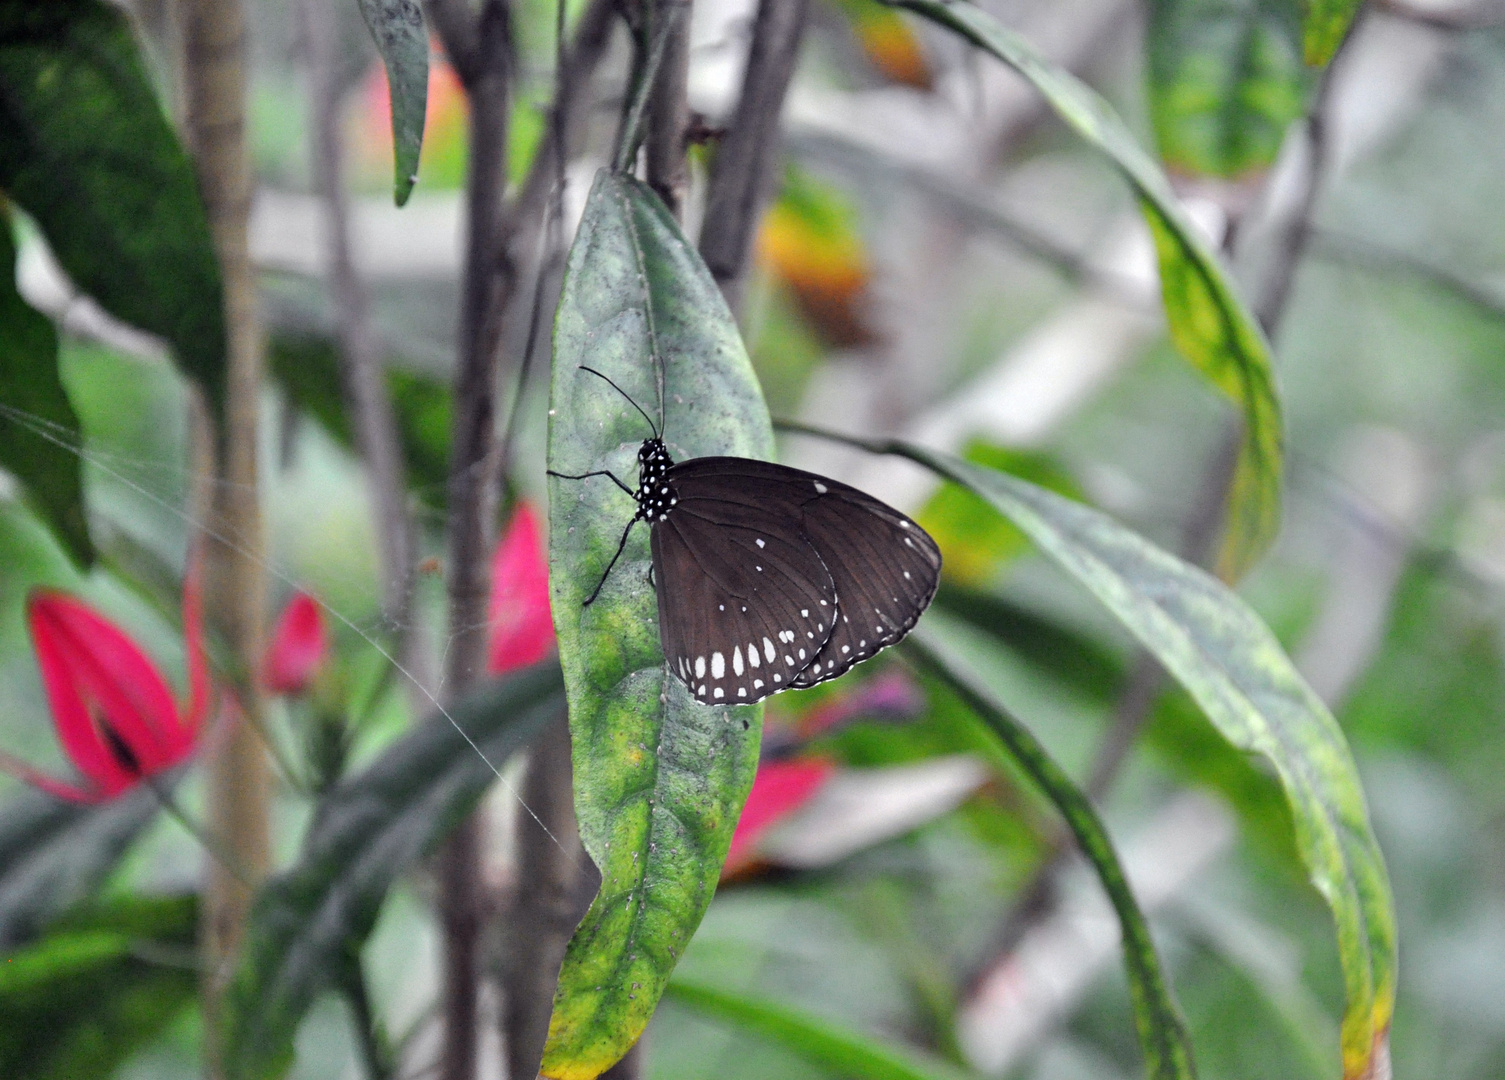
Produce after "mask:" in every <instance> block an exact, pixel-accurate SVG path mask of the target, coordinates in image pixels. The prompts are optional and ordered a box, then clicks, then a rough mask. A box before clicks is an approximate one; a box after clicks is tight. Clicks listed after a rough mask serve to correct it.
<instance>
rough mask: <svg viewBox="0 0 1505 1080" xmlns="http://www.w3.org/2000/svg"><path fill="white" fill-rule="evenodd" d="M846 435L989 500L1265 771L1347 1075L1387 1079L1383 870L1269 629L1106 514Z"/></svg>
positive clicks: (1391, 965)
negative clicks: (1320, 914)
mask: <svg viewBox="0 0 1505 1080" xmlns="http://www.w3.org/2000/svg"><path fill="white" fill-rule="evenodd" d="M846 441H848V442H853V443H854V444H856V445H861V446H864V447H865V448H867V449H869V450H872V451H874V452H876V453H891V454H898V455H900V456H902V457H907V458H909V459H910V460H911V461H915V462H918V463H919V464H921V465H924V466H926V467H927V468H929V469H932V470H934V471H935V472H937V473H939V474H940V475H941V476H944V477H946V478H947V479H949V480H953V481H955V482H956V483H958V484H964V485H966V486H967V487H968V488H970V489H971V490H973V491H975V492H977V494H979V495H981V496H982V497H983V498H985V499H987V500H988V501H989V502H991V503H992V504H993V505H994V506H995V507H997V508H998V510H999V511H1000V512H1001V513H1003V514H1004V515H1005V516H1006V517H1008V518H1009V520H1010V521H1012V522H1013V523H1014V524H1015V525H1017V526H1018V527H1019V528H1020V529H1022V530H1023V531H1024V532H1025V534H1026V535H1028V536H1029V537H1030V539H1032V540H1033V541H1034V542H1035V543H1036V544H1037V545H1038V546H1039V547H1040V549H1041V551H1043V552H1044V553H1045V554H1046V555H1048V556H1050V557H1051V558H1052V559H1054V560H1055V562H1056V563H1057V564H1059V565H1060V566H1061V568H1062V569H1064V570H1065V571H1066V572H1067V573H1069V574H1071V575H1072V576H1073V577H1075V578H1076V579H1077V580H1078V581H1079V582H1081V583H1082V584H1083V585H1085V586H1086V587H1087V588H1088V589H1089V590H1090V591H1091V592H1092V593H1093V594H1094V595H1095V596H1097V598H1098V599H1099V600H1100V601H1102V603H1103V604H1104V605H1105V606H1106V607H1107V608H1108V610H1109V611H1111V612H1112V613H1113V614H1114V615H1115V616H1117V618H1118V619H1119V621H1121V622H1122V623H1123V625H1124V626H1125V627H1126V628H1127V629H1128V630H1129V631H1130V632H1131V633H1132V634H1133V635H1134V636H1135V637H1136V638H1138V639H1139V641H1140V643H1141V644H1142V645H1144V647H1145V648H1146V649H1148V650H1149V651H1150V652H1151V653H1153V654H1154V656H1155V658H1156V659H1157V660H1159V661H1160V663H1161V664H1162V665H1164V667H1165V669H1166V670H1167V671H1168V672H1170V673H1171V675H1172V676H1174V677H1175V678H1176V680H1177V681H1178V682H1180V684H1181V685H1182V686H1183V687H1185V688H1186V691H1187V692H1188V693H1189V694H1191V696H1192V697H1193V698H1195V699H1196V701H1197V704H1198V705H1200V706H1201V707H1202V709H1203V711H1204V712H1206V714H1207V717H1208V719H1210V720H1211V721H1212V723H1213V724H1214V726H1216V727H1217V729H1218V730H1219V731H1220V732H1222V734H1223V737H1224V738H1226V739H1227V740H1228V741H1229V742H1230V743H1232V744H1233V745H1234V746H1236V747H1238V748H1239V749H1241V750H1244V751H1247V752H1252V753H1257V754H1259V755H1261V756H1262V757H1263V758H1265V760H1267V761H1268V762H1269V763H1270V764H1271V765H1272V766H1273V767H1274V769H1275V772H1276V774H1277V775H1278V776H1279V777H1280V783H1281V786H1282V787H1283V788H1284V790H1285V795H1286V799H1287V800H1288V801H1289V803H1290V807H1291V814H1292V817H1293V818H1294V821H1295V828H1296V846H1297V848H1298V850H1299V851H1300V852H1301V857H1302V860H1303V861H1304V862H1305V864H1306V868H1307V872H1308V874H1309V875H1310V877H1311V881H1312V884H1313V885H1315V886H1316V888H1317V891H1318V892H1319V893H1321V895H1322V898H1323V899H1324V900H1325V901H1326V902H1327V905H1328V907H1329V908H1330V909H1331V910H1332V914H1333V919H1334V921H1335V923H1336V926H1337V934H1338V953H1339V958H1340V960H1341V961H1342V966H1343V978H1344V984H1345V987H1346V989H1347V993H1348V1005H1347V1010H1346V1012H1345V1014H1344V1019H1343V1075H1344V1076H1345V1077H1346V1078H1348V1080H1360V1078H1364V1080H1368V1078H1371V1077H1379V1076H1382V1075H1385V1073H1384V1071H1383V1070H1384V1068H1386V1067H1387V1065H1388V1061H1389V1032H1390V1020H1391V1016H1392V1015H1393V1013H1394V1008H1395V986H1396V983H1395V980H1396V963H1397V958H1396V926H1395V910H1394V899H1393V897H1392V895H1391V892H1390V882H1389V877H1388V875H1387V873H1386V871H1385V861H1384V857H1383V856H1382V855H1381V854H1380V849H1379V845H1378V844H1377V843H1376V841H1375V838H1374V832H1373V830H1372V829H1371V828H1370V825H1369V812H1368V809H1367V807H1366V806H1365V804H1364V792H1363V788H1362V787H1361V786H1360V784H1359V776H1358V770H1357V769H1356V768H1355V766H1354V762H1353V757H1352V755H1351V754H1350V753H1349V749H1348V744H1347V743H1346V742H1345V741H1344V739H1343V732H1342V730H1341V729H1340V728H1339V727H1338V724H1337V722H1336V721H1335V720H1334V719H1333V717H1332V714H1331V713H1329V712H1328V711H1327V707H1326V706H1325V705H1323V704H1322V702H1321V700H1320V699H1318V697H1317V695H1316V694H1314V693H1313V692H1312V690H1311V688H1310V687H1308V686H1307V685H1306V683H1305V682H1304V681H1303V680H1302V678H1301V676H1300V675H1299V674H1298V673H1297V671H1296V669H1295V667H1294V666H1293V665H1292V664H1291V661H1290V660H1289V659H1288V658H1287V657H1286V655H1285V653H1284V651H1282V649H1281V647H1280V643H1279V642H1278V641H1276V640H1275V635H1274V634H1272V633H1271V632H1270V630H1269V628H1268V627H1266V626H1265V624H1264V623H1262V622H1261V621H1260V620H1259V617H1258V616H1257V615H1255V614H1254V612H1253V611H1251V610H1250V609H1249V607H1248V606H1247V605H1246V604H1245V603H1244V602H1243V601H1242V600H1240V599H1239V598H1238V597H1237V596H1235V595H1234V594H1233V593H1232V592H1230V591H1229V590H1228V589H1227V588H1226V587H1225V586H1224V585H1222V584H1221V583H1220V582H1218V581H1217V580H1216V579H1215V578H1213V577H1211V576H1209V575H1208V574H1205V573H1203V572H1202V571H1201V570H1199V569H1197V568H1196V567H1194V566H1190V565H1188V564H1187V563H1185V562H1183V561H1181V560H1180V559H1178V558H1176V557H1175V556H1174V555H1171V554H1170V553H1168V552H1166V551H1162V550H1161V549H1160V548H1157V547H1156V546H1155V545H1153V544H1151V543H1149V542H1148V541H1147V540H1144V539H1143V538H1142V537H1140V536H1138V535H1137V534H1135V533H1133V532H1130V531H1129V530H1128V529H1125V528H1124V527H1123V526H1121V525H1119V524H1118V523H1117V522H1115V521H1113V519H1111V518H1109V517H1107V516H1106V515H1105V514H1101V513H1099V512H1098V511H1096V510H1093V509H1091V508H1089V507H1086V506H1083V505H1081V504H1080V503H1076V502H1072V501H1071V500H1070V499H1066V498H1063V497H1061V496H1059V495H1056V494H1054V493H1053V492H1049V491H1046V490H1044V489H1043V488H1039V487H1036V486H1034V485H1033V484H1029V483H1026V482H1025V481H1023V480H1020V479H1018V478H1016V477H1012V476H1008V475H1006V474H1004V473H999V472H993V471H991V470H989V469H984V468H980V467H978V466H976V465H972V464H969V463H968V462H965V461H962V460H960V459H959V458H955V457H952V456H951V455H949V454H939V453H935V452H933V451H930V450H926V449H924V448H922V447H918V446H914V445H912V444H909V443H903V442H897V441H862V440H846Z"/></svg>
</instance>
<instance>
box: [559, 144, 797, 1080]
mask: <svg viewBox="0 0 1505 1080" xmlns="http://www.w3.org/2000/svg"><path fill="white" fill-rule="evenodd" d="M581 364H589V365H590V366H591V367H593V368H596V369H597V370H599V371H601V372H602V373H604V374H605V375H607V376H608V377H609V378H611V379H612V380H613V381H615V382H616V384H617V385H618V386H620V387H621V388H622V390H623V391H624V392H626V393H628V394H631V395H632V397H633V399H634V400H636V401H637V402H638V404H639V405H640V406H641V407H642V408H643V409H644V410H645V411H646V412H647V414H648V415H649V416H652V417H654V422H655V423H657V422H658V418H659V417H660V416H662V418H663V428H662V430H663V432H664V439H665V441H666V442H667V443H668V446H669V450H670V453H672V454H673V455H674V457H675V458H676V459H677V460H684V459H686V458H692V457H702V456H705V455H714V454H731V455H737V456H741V457H754V458H768V457H771V456H772V451H773V433H772V431H771V430H770V427H769V423H768V412H767V410H766V408H765V407H764V404H763V397H762V395H761V393H760V392H759V390H758V383H757V380H756V378H755V377H754V376H753V373H752V368H751V366H750V365H749V363H748V360H747V354H746V352H745V351H744V350H743V348H742V341H741V339H740V337H739V336H738V334H737V327H736V324H735V323H734V322H733V321H732V316H731V313H730V312H729V311H728V310H727V308H726V304H725V302H724V301H723V300H722V298H721V293H720V291H719V290H718V289H717V287H716V284H715V282H714V281H712V280H711V275H710V273H709V272H708V271H707V270H706V268H705V264H704V263H702V262H701V261H700V257H699V256H698V255H697V254H696V253H695V248H694V246H693V245H691V244H690V243H689V242H688V241H687V240H686V239H685V238H684V236H683V235H682V234H681V233H680V231H679V226H678V225H676V224H675V222H674V220H673V218H671V217H670V216H669V214H668V212H667V211H666V210H665V209H664V207H663V204H662V203H661V202H659V200H658V197H657V196H656V195H654V194H653V193H652V192H651V191H650V190H649V189H648V188H647V187H645V186H644V185H642V184H640V183H638V182H637V181H635V180H633V179H631V178H630V177H625V176H620V175H614V174H610V173H606V172H603V173H601V174H600V175H599V176H598V177H597V179H596V183H595V186H594V188H593V189H592V191H591V195H590V199H589V201H588V202H587V203H586V208H585V215H584V218H583V219H582V221H581V224H580V230H579V232H578V233H577V234H576V237H575V243H574V246H573V247H572V248H571V250H570V258H569V264H568V266H567V269H566V275H565V282H564V292H563V295H562V296H561V298H560V302H559V312H558V315H557V321H556V325H555V331H554V374H553V389H552V398H551V401H550V409H549V415H550V421H549V466H550V468H551V469H554V470H557V471H559V472H566V473H572V474H579V473H584V472H591V471H595V470H598V469H610V470H612V471H613V472H614V473H615V474H616V475H617V476H619V477H623V478H631V477H633V476H635V474H634V472H633V468H634V464H635V462H636V455H637V449H638V446H639V444H640V443H641V442H642V440H643V439H645V438H647V437H648V436H649V435H650V434H651V433H650V431H649V430H648V424H647V422H646V421H645V420H644V419H643V417H642V416H640V415H639V414H638V412H637V410H636V409H634V408H633V407H632V406H631V405H629V404H628V403H627V402H626V401H625V400H623V398H622V396H621V395H620V394H618V393H617V391H616V390H614V389H612V388H611V387H610V386H608V385H607V384H606V383H605V382H604V381H603V380H601V379H599V378H597V377H596V376H595V375H592V374H590V373H589V372H585V371H581V370H580V365H581ZM660 391H662V396H661V395H660ZM549 504H550V528H549V560H550V562H549V565H550V574H549V585H550V591H551V596H552V600H553V606H554V625H555V629H556V631H557V633H558V636H559V655H560V659H561V661H562V662H563V665H564V678H565V686H566V688H567V691H568V694H569V701H570V734H571V738H572V740H573V744H574V752H573V753H574V768H575V815H576V817H577V819H578V820H579V822H580V836H581V840H582V842H583V843H584V845H585V849H586V851H587V852H589V853H590V856H591V858H592V859H593V860H594V861H595V863H596V865H597V866H598V867H599V868H600V870H601V877H602V884H601V891H600V893H598V894H597V896H596V899H595V901H594V902H593V903H592V904H591V907H590V910H589V911H588V912H587V913H586V916H585V919H584V920H583V921H582V922H581V924H580V928H579V929H578V930H577V931H576V932H575V936H574V937H573V938H572V939H571V941H570V944H569V948H568V950H567V952H566V954H565V959H564V967H563V969H562V971H561V972H560V976H559V991H558V994H557V995H556V997H555V1000H554V1015H553V1017H552V1019H551V1020H550V1024H549V1041H548V1044H547V1046H546V1047H545V1050H544V1062H543V1071H544V1072H545V1073H546V1074H547V1075H549V1076H552V1077H563V1078H569V1080H580V1078H586V1080H588V1078H590V1077H595V1076H597V1075H599V1074H600V1073H601V1072H603V1071H604V1070H605V1069H607V1068H608V1067H610V1066H611V1065H612V1064H613V1063H614V1062H616V1061H617V1060H618V1059H619V1058H620V1057H621V1056H622V1055H623V1054H624V1053H626V1051H627V1050H628V1048H629V1047H631V1046H632V1044H633V1043H634V1042H635V1041H636V1040H637V1037H638V1036H639V1035H640V1034H641V1033H642V1031H643V1029H644V1027H646V1026H647V1024H648V1019H649V1017H650V1016H652V1015H653V1010H654V1007H655V1005H656V1004H657V1003H658V999H659V996H660V995H661V994H662V993H663V989H664V984H665V983H666V982H667V980H668V978H669V973H670V971H672V970H673V968H674V965H675V963H676V962H677V961H678V959H679V956H680V954H681V953H682V952H683V950H684V947H685V945H686V944H688V942H689V940H690V936H691V935H692V934H693V933H694V932H695V928H696V927H697V926H698V925H699V924H700V920H701V917H702V916H703V915H704V914H705V909H706V906H707V905H708V904H709V903H710V900H711V894H712V893H714V892H715V889H716V880H717V877H718V875H719V873H720V870H721V863H722V861H723V860H724V859H725V857H726V851H727V847H728V846H729V845H730V843H731V838H732V830H733V829H734V828H735V827H736V823H737V815H738V814H739V813H740V812H741V807H742V803H743V801H744V800H745V799H746V798H747V792H748V789H749V788H750V787H751V786H752V779H753V773H754V771H756V768H757V763H758V747H759V741H760V738H761V731H762V717H763V713H762V707H761V706H738V707H733V708H713V707H709V706H705V705H700V704H697V703H696V702H695V701H694V699H693V698H691V697H690V695H689V693H688V692H687V691H686V690H685V687H684V685H683V684H682V683H680V681H679V680H678V679H675V678H671V677H670V676H669V674H668V671H667V669H666V668H665V666H664V657H663V653H662V652H661V651H660V648H659V636H658V609H657V604H656V601H655V599H654V594H653V589H652V587H651V586H650V585H649V584H648V568H649V551H648V536H647V530H646V529H635V530H634V531H633V534H632V535H631V537H630V538H629V542H628V544H627V547H626V550H625V551H624V552H623V553H622V558H621V559H620V560H619V561H618V563H617V565H616V568H615V569H614V570H613V571H612V573H611V577H610V579H609V580H607V582H606V585H605V587H604V588H603V589H602V590H601V594H600V597H599V598H598V599H597V600H596V601H595V602H594V603H593V604H591V606H590V607H588V608H587V607H583V602H584V600H585V598H586V597H587V596H589V595H590V592H591V590H592V589H594V588H595V587H596V583H597V582H598V581H599V580H600V578H601V575H602V574H603V573H604V572H605V570H606V566H607V563H608V562H609V561H610V560H611V556H612V552H613V551H614V550H615V549H616V547H617V542H618V538H619V537H620V536H621V534H622V529H623V527H624V526H625V525H626V524H627V523H628V522H629V521H630V520H631V519H632V516H633V512H634V511H635V509H636V507H635V506H634V504H633V502H632V500H631V499H629V498H628V497H627V496H626V495H625V494H624V493H623V492H621V491H620V490H618V488H617V487H616V485H615V484H613V483H612V482H611V481H610V480H609V479H607V478H605V477H595V478H592V479H589V480H562V479H558V478H555V479H553V480H551V481H550V487H549Z"/></svg>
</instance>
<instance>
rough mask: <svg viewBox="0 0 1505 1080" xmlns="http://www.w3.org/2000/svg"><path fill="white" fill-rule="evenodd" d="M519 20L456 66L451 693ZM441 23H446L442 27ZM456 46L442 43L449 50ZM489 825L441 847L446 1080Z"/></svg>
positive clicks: (469, 1023) (473, 1001)
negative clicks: (458, 208) (465, 121)
mask: <svg viewBox="0 0 1505 1080" xmlns="http://www.w3.org/2000/svg"><path fill="white" fill-rule="evenodd" d="M430 11H431V13H434V14H436V15H440V13H441V12H442V13H443V14H442V18H444V19H445V20H447V22H446V26H447V29H446V28H443V27H441V33H444V34H447V35H452V36H454V39H455V42H456V44H457V45H459V46H461V47H463V46H464V44H465V41H464V39H463V37H461V36H460V35H462V34H463V33H467V32H468V31H462V29H461V28H460V26H459V25H458V23H459V19H458V16H456V17H455V18H454V19H451V18H450V16H451V14H453V13H451V12H449V11H448V5H447V4H442V3H441V4H431V6H430ZM510 19H511V13H510V12H509V10H508V8H507V5H506V3H505V2H504V0H487V2H486V4H485V6H484V7H482V8H481V10H480V13H479V16H478V18H477V20H476V22H475V23H474V24H473V25H474V28H475V31H476V33H475V49H474V52H473V53H471V54H470V55H469V56H468V58H467V60H466V63H465V66H464V67H460V66H458V65H457V67H456V70H457V71H458V72H459V74H460V79H461V82H462V84H463V85H464V87H465V91H466V94H467V96H468V98H469V101H470V142H469V152H470V156H469V173H468V175H467V177H466V191H465V195H466V210H467V220H468V230H469V231H468V235H467V237H466V252H465V266H464V279H463V282H462V285H461V301H460V326H459V353H460V355H459V362H458V364H457V365H456V370H455V396H454V402H455V417H454V428H453V435H452V442H451V449H450V473H449V483H448V492H447V495H448V502H447V507H448V518H449V520H448V531H449V553H448V554H449V559H448V564H449V565H448V569H449V578H448V583H447V584H448V593H449V630H450V638H449V647H448V651H447V653H446V656H445V689H446V693H447V695H448V696H450V697H451V698H453V696H454V695H455V694H457V693H459V692H461V691H462V690H463V689H464V688H465V687H466V686H467V685H469V684H470V683H471V682H472V681H474V680H475V679H476V678H478V677H480V675H481V673H482V671H483V670H484V666H485V653H486V602H487V596H488V593H489V584H490V582H489V577H490V574H489V570H490V566H489V558H488V556H489V554H490V549H491V543H492V534H493V531H494V523H495V516H496V493H497V475H498V472H499V470H500V457H501V455H500V453H499V448H498V442H497V438H496V429H495V409H496V382H497V377H496V376H497V371H496V368H497V361H498V359H499V344H500V335H499V331H500V325H501V316H502V309H503V308H504V306H505V305H506V302H507V299H508V297H509V295H510V290H511V285H512V282H511V280H510V277H509V276H508V275H505V274H503V273H501V272H499V269H500V268H501V267H503V262H504V260H503V255H504V252H503V248H502V231H501V226H502V213H503V205H502V192H503V190H504V189H505V185H506V178H507V122H508V111H509V109H510V106H511V92H510V90H511V87H510V84H511V77H512V37H511V24H510ZM436 25H438V19H436ZM449 41H450V38H449V37H446V47H448V44H449ZM483 850H484V842H483V822H482V818H481V816H480V815H479V814H472V815H471V816H470V817H469V818H468V819H466V820H465V821H464V822H462V823H461V824H460V825H459V826H458V827H457V828H456V829H455V830H454V832H452V833H451V834H450V836H449V837H448V838H447V839H446V840H445V842H444V845H443V847H442V848H441V849H440V852H439V857H438V876H439V922H440V925H441V927H442V929H443V933H444V942H445V955H444V975H443V999H444V1068H443V1073H442V1075H443V1077H444V1080H474V1077H475V1071H476V1048H477V1012H478V1007H479V979H480V970H479V967H478V963H477V961H478V957H477V947H478V944H479V941H480V934H481V923H482V910H481V852H482V851H483Z"/></svg>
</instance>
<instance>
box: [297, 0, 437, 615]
mask: <svg viewBox="0 0 1505 1080" xmlns="http://www.w3.org/2000/svg"><path fill="white" fill-rule="evenodd" d="M299 6H300V8H301V14H302V16H303V26H304V30H305V37H306V41H307V56H308V70H309V98H310V105H311V112H312V113H313V119H314V122H313V125H312V126H311V130H310V136H311V143H312V145H311V146H310V147H309V152H310V156H311V158H312V160H313V170H314V177H315V182H316V185H317V187H318V189H319V195H320V198H321V199H322V200H323V203H324V212H325V215H326V222H325V242H326V245H327V248H326V255H327V257H328V262H329V265H328V274H329V286H330V292H331V293H332V294H333V298H334V306H335V326H336V330H337V333H338V337H339V345H340V348H339V359H340V376H341V381H342V382H343V384H344V391H345V398H346V403H347V406H348V409H349V412H350V417H351V423H352V427H353V428H354V429H355V438H356V444H357V445H358V446H359V447H360V451H361V456H362V458H364V459H365V463H366V468H367V474H368V476H369V477H370V484H371V494H372V499H371V512H372V519H373V520H372V525H373V527H374V529H375V534H376V547H377V554H378V555H379V557H380V561H381V600H382V613H383V615H384V616H385V618H386V621H387V623H388V625H390V626H394V627H397V628H398V630H399V633H400V632H401V631H402V628H404V627H406V626H407V623H408V609H409V606H410V599H411V591H412V582H413V522H412V520H411V518H410V516H409V514H408V511H407V493H406V488H405V482H404V474H405V472H406V469H405V467H404V464H403V459H402V446H401V444H400V442H399V441H398V436H397V418H396V416H395V414H394V412H393V409H392V400H391V397H390V395H389V394H388V393H387V387H386V385H385V382H384V380H383V372H382V362H381V348H380V345H379V344H378V342H377V339H376V335H375V332H374V330H373V327H372V324H371V311H370V308H371V305H370V301H369V298H368V296H367V292H366V288H365V285H364V284H363V283H362V282H361V280H360V275H359V274H358V273H357V272H356V269H355V262H354V259H353V258H352V257H351V252H350V221H349V218H350V212H349V200H348V198H347V196H346V193H345V185H344V177H343V175H342V173H343V169H342V167H341V158H342V156H343V141H344V140H343V139H342V137H341V130H340V97H341V94H340V80H339V73H338V64H337V62H336V54H337V34H336V29H337V27H336V25H335V14H336V9H335V8H334V7H333V6H331V5H330V4H329V3H328V0H302V3H301V4H300V5H299Z"/></svg>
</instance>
